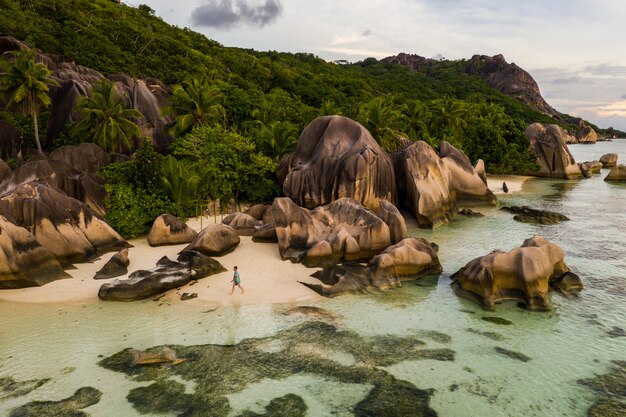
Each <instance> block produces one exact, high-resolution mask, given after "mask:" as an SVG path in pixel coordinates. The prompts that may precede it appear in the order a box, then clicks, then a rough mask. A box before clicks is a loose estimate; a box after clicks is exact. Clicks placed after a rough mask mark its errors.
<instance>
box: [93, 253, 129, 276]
mask: <svg viewBox="0 0 626 417" xmlns="http://www.w3.org/2000/svg"><path fill="white" fill-rule="evenodd" d="M129 264H130V261H129V260H128V249H122V250H121V251H119V252H117V253H116V254H115V255H113V256H112V257H111V259H109V260H108V261H107V263H105V264H104V265H103V266H102V268H100V270H99V271H98V272H96V275H95V276H94V277H93V279H108V278H115V277H119V276H122V275H126V274H127V273H128V265H129Z"/></svg>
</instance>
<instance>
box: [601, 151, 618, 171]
mask: <svg viewBox="0 0 626 417" xmlns="http://www.w3.org/2000/svg"><path fill="white" fill-rule="evenodd" d="M600 162H601V163H602V166H603V167H604V168H613V167H614V166H615V165H617V154H616V153H607V154H604V155H602V157H601V158H600Z"/></svg>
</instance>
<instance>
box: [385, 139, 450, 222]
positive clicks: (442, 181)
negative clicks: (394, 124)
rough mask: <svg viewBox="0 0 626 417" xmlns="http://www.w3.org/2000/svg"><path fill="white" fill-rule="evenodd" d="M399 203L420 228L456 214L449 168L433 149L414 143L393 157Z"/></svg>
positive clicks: (424, 144)
mask: <svg viewBox="0 0 626 417" xmlns="http://www.w3.org/2000/svg"><path fill="white" fill-rule="evenodd" d="M394 162H395V165H396V174H397V176H398V177H397V178H398V191H399V195H400V200H401V201H402V202H403V204H404V205H406V206H407V207H408V209H409V210H410V212H411V214H413V216H414V217H415V218H416V219H417V222H418V224H419V226H420V227H437V226H440V225H442V224H445V223H447V222H448V221H449V219H450V218H451V217H452V216H453V215H454V214H455V213H456V212H457V204H456V200H455V198H454V196H453V195H452V194H451V193H450V181H451V179H450V177H451V173H450V169H449V168H448V166H447V165H446V164H445V163H444V162H443V161H442V160H441V158H440V157H439V155H438V154H437V152H436V150H435V148H433V147H432V146H430V145H429V144H428V143H426V142H424V141H417V142H415V143H413V144H411V145H409V146H407V147H406V148H404V149H403V150H402V151H400V152H399V153H398V154H396V155H395V156H394Z"/></svg>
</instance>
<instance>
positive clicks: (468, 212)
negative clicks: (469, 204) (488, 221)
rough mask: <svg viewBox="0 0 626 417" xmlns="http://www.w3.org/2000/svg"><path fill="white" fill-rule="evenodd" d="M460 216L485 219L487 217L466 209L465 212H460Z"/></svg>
mask: <svg viewBox="0 0 626 417" xmlns="http://www.w3.org/2000/svg"><path fill="white" fill-rule="evenodd" d="M459 214H460V215H461V216H466V217H484V216H485V215H484V214H482V213H479V212H477V211H474V210H472V209H469V208H464V209H463V210H461V211H459Z"/></svg>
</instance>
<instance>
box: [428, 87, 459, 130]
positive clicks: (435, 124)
mask: <svg viewBox="0 0 626 417" xmlns="http://www.w3.org/2000/svg"><path fill="white" fill-rule="evenodd" d="M430 112H431V119H430V131H431V132H434V133H435V132H436V134H437V136H438V137H442V136H443V135H444V134H450V133H451V134H459V133H461V132H462V131H463V129H465V128H466V127H467V122H466V121H465V116H466V115H467V108H466V106H465V105H464V103H463V102H462V101H460V100H455V99H453V98H451V97H448V96H445V97H444V98H441V99H437V100H433V101H432V102H431V105H430Z"/></svg>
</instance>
